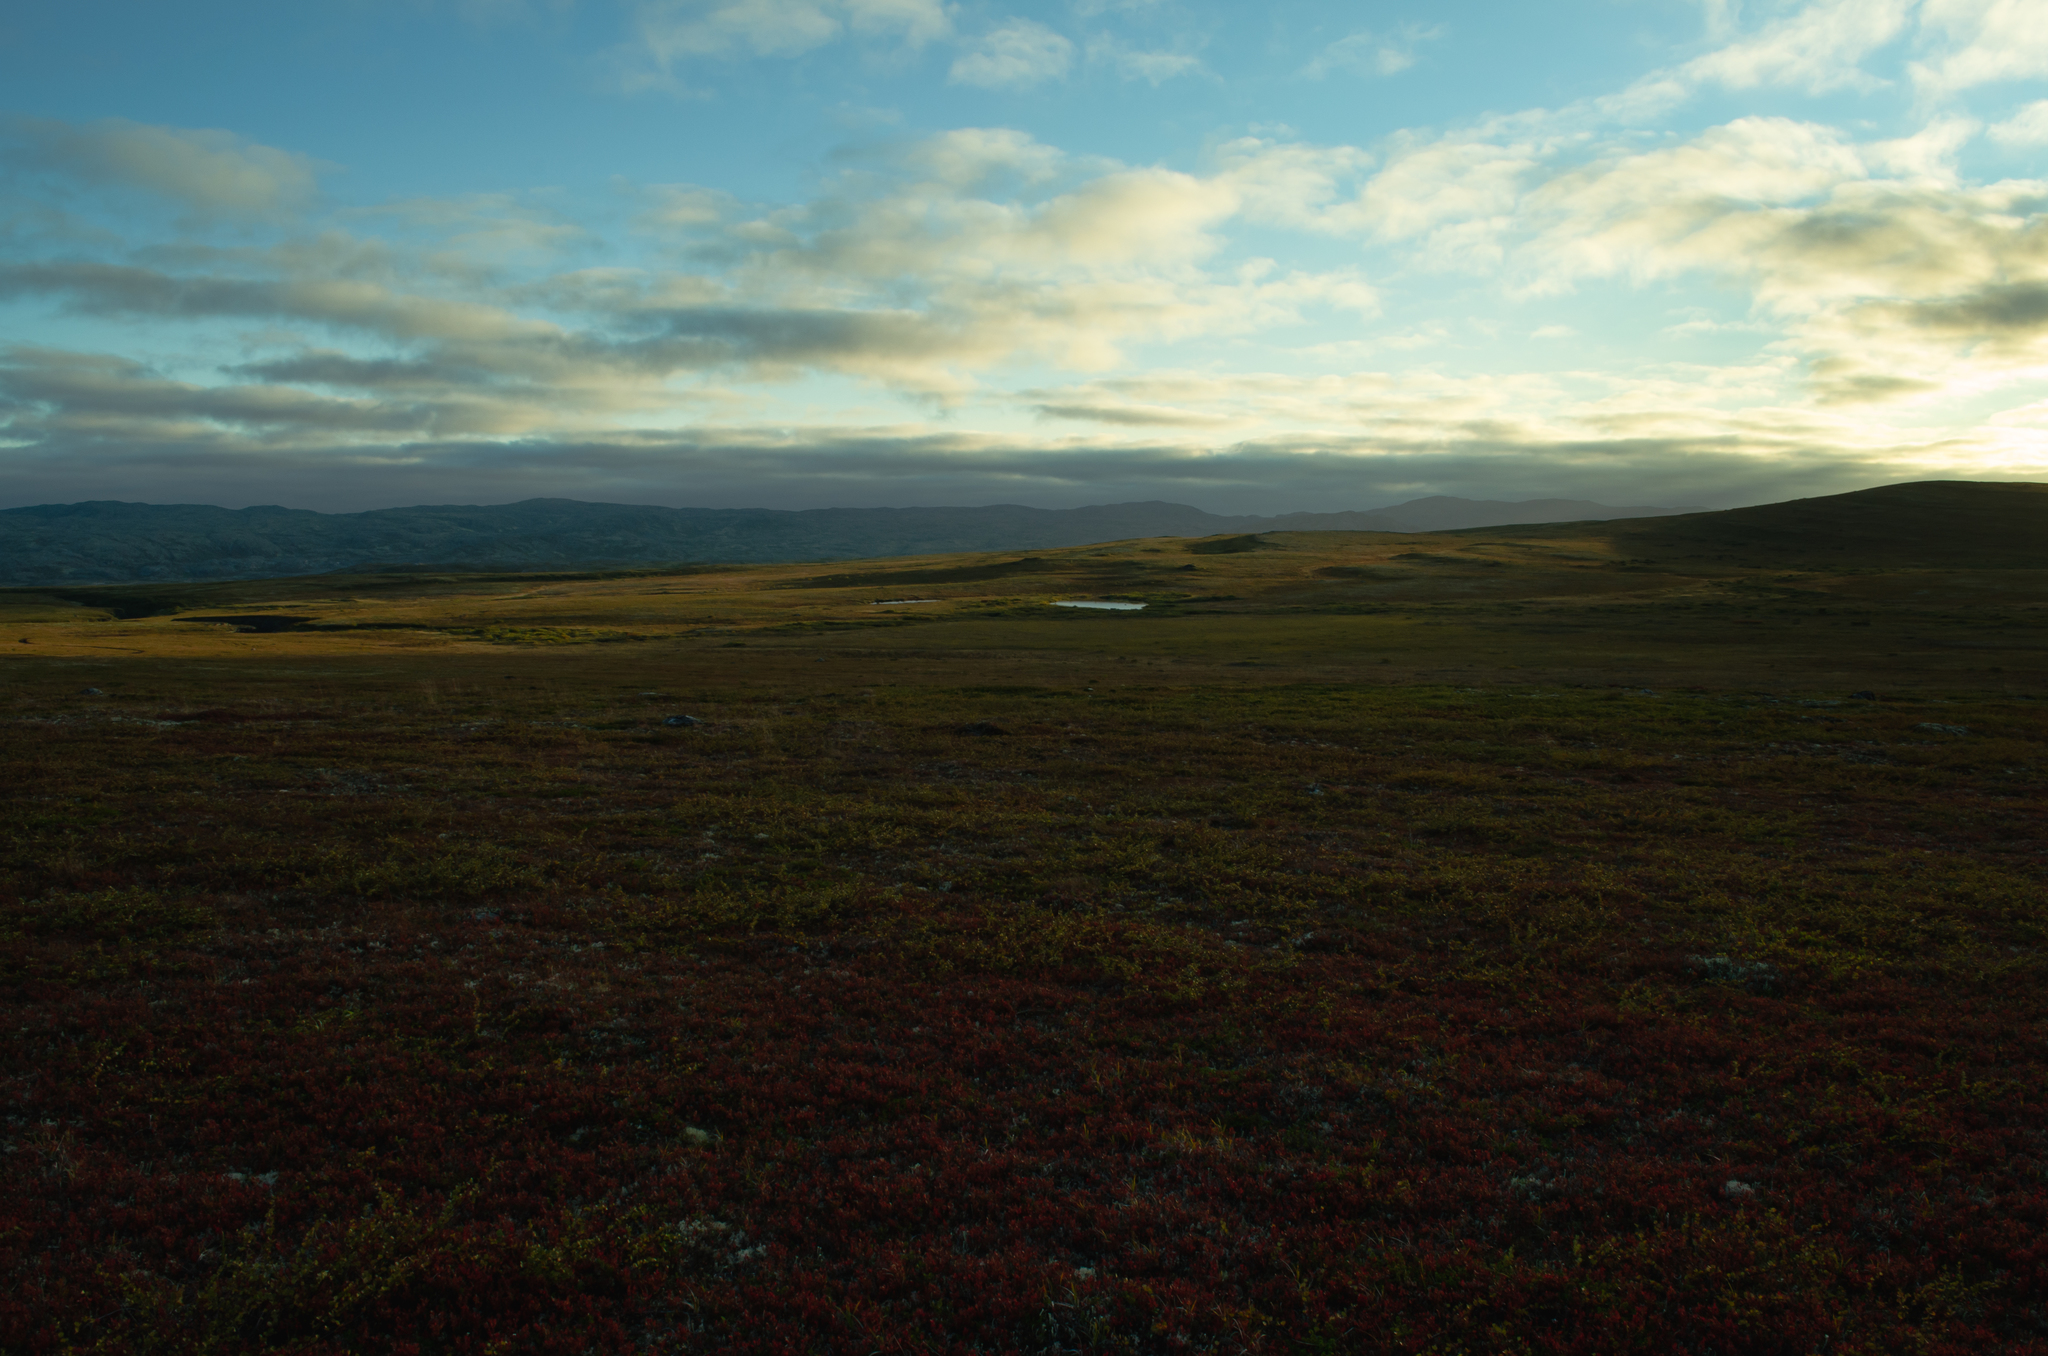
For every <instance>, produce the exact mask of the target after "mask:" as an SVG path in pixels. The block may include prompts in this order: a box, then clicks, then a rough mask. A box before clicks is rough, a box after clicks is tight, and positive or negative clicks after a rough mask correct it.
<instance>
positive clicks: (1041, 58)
mask: <svg viewBox="0 0 2048 1356" xmlns="http://www.w3.org/2000/svg"><path fill="white" fill-rule="evenodd" d="M1073 61H1074V44H1073V43H1071V42H1069V41H1067V39H1065V38H1064V37H1061V36H1060V35H1059V34H1058V33H1055V32H1053V31H1052V30H1051V29H1050V28H1047V27H1046V26H1045V25H1044V24H1041V23H1034V22H1033V21H1031V20H1030V19H1012V20H1010V22H1008V23H1006V24H1004V25H1003V26H1002V27H1001V28H998V29H996V30H995V31H994V32H992V33H990V34H988V35H987V36H985V37H983V38H982V39H981V41H980V42H978V43H976V44H975V45H974V46H973V48H971V49H970V50H968V51H966V52H963V53H962V54H961V55H960V56H959V58H958V59H957V60H955V61H954V62H953V69H952V72H951V74H950V75H949V77H948V78H949V79H950V80H951V81H952V82H953V83H954V84H956V85H978V86H980V87H981V88H983V89H1008V90H1018V89H1029V88H1030V87H1031V86H1033V85H1040V84H1044V83H1045V82H1046V81H1048V80H1057V79H1059V78H1060V77H1061V76H1063V75H1065V74H1066V73H1067V68H1068V67H1069V66H1071V65H1072V64H1073Z"/></svg>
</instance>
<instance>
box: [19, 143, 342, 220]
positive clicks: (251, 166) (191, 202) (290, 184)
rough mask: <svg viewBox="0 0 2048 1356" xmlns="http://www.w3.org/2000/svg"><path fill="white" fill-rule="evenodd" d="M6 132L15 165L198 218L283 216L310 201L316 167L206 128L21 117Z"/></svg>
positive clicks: (308, 160) (307, 160)
mask: <svg viewBox="0 0 2048 1356" xmlns="http://www.w3.org/2000/svg"><path fill="white" fill-rule="evenodd" d="M5 131H6V132H7V133H8V134H9V140H11V141H13V142H14V143H15V148H14V158H16V159H26V160H29V161H31V162H34V163H38V164H40V165H42V166H43V167H45V168H48V169H52V170H55V171H56V172H58V173H60V174H64V175H68V176H70V177H73V178H77V179H83V180H88V181H92V182H98V183H106V184H116V185H120V186H122V187H127V188H139V189H143V190H146V191H148V192H151V193H156V194H159V195H161V196H163V197H165V198H168V199H170V200H171V201H173V202H176V203H179V204H180V205H182V206H183V207H185V208H186V209H187V210H188V211H189V212H191V213H192V214H194V215H195V216H199V217H247V218H279V217H285V216H289V215H291V214H293V213H295V212H297V211H299V210H300V209H302V208H304V207H305V206H306V205H307V204H308V203H309V202H310V201H311V199H312V197H313V193H314V189H315V187H316V184H315V174H316V171H317V170H318V169H319V168H320V166H319V163H318V162H317V161H315V160H313V159H312V158H310V157H308V156H304V155H298V154H295V153H293V152H290V151H281V150H279V149H277V148H276V147H274V146H264V145H261V144H259V143H257V142H253V141H249V140H247V139H246V138H244V137H240V136H237V135H236V134H235V133H233V132H226V131H220V130H218V129H212V128H185V127H158V126H152V125H150V124H146V123H138V122H129V121H128V120H126V119H125V118H105V119H102V120H101V121H99V122H92V123H82V124H81V123H67V122H58V121H55V120H53V119H44V118H20V119H15V120H13V121H11V122H10V123H8V124H7V125H6V128H5Z"/></svg>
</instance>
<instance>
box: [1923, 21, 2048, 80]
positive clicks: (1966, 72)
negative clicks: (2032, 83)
mask: <svg viewBox="0 0 2048 1356" xmlns="http://www.w3.org/2000/svg"><path fill="white" fill-rule="evenodd" d="M1921 26H1922V29H1923V30H1924V31H1925V32H1927V33H1929V34H1930V35H1939V39H1940V40H1943V42H1944V45H1945V47H1946V50H1944V51H1943V52H1942V53H1941V54H1940V55H1939V56H1937V57H1934V58H1933V59H1932V60H1929V61H1926V62H1920V63H1916V64H1915V65H1914V67H1913V78H1914V80H1915V81H1916V82H1917V83H1918V84H1919V85H1920V86H1921V87H1922V88H1923V89H1925V90H1927V91H1929V92H1931V93H1936V94H1951V93H1954V92H1955V91H1957V90H1963V89H1968V88H1970V87H1972V86H1975V85H1985V84H1992V83H1995V82H1998V81H2006V80H2036V79H2040V78H2042V77H2043V76H2048V23H2044V22H2043V21H2042V14H2041V7H2040V6H2039V5H2038V4H2036V3H2034V0H1925V3H1924V5H1923V6H1922V9H1921Z"/></svg>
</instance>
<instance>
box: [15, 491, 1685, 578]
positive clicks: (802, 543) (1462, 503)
mask: <svg viewBox="0 0 2048 1356" xmlns="http://www.w3.org/2000/svg"><path fill="white" fill-rule="evenodd" d="M1683 511H1684V510H1682V509H1661V508H1645V507H1630V508H1617V507H1614V506H1611V505H1606V504H1596V503H1592V502H1589V501H1586V500H1573V499H1537V500H1526V501H1523V502H1520V503H1504V502H1496V501H1483V500H1471V499H1454V498H1450V497H1447V496H1441V495H1439V496H1434V497H1431V498H1427V499H1417V500H1412V501H1410V502H1408V503H1405V504H1397V505H1394V506H1392V507H1389V508H1382V509H1373V510H1368V511H1361V512H1345V513H1290V514H1283V515H1280V516H1277V517H1259V516H1250V515H1247V516H1227V515H1219V514H1213V513H1205V512H1203V511H1202V510H1200V509H1197V508H1192V507H1190V506H1188V505H1186V504H1169V503H1162V502H1158V501H1150V502H1140V503H1128V504H1098V505H1093V506H1090V507H1087V508H1076V509H1036V508H1027V507H1025V506H1024V505H1021V504H991V505H986V506H982V507H977V508H862V509H795V510H789V509H705V508H663V507H658V506H653V505H644V504H594V503H585V502H583V501H580V500H574V499H528V500H525V501H523V502H521V503H517V504H494V505H467V504H440V505H420V506H417V507H412V508H396V509H373V510H370V511H368V512H364V513H316V512H314V511H312V510H310V509H288V508H277V507H259V508H246V509H224V508H216V507H214V506H212V505H206V504H135V503H125V502H122V501H119V500H91V501H87V502H84V503H77V504H41V505H36V506H33V507H29V508H15V509H6V510H0V584H13V585H37V584H97V583H157V582H163V583H175V582H187V581H199V580H216V579H218V580H228V579H265V578H275V577H280V576H285V575H308V574H328V573H333V572H337V571H343V570H365V569H379V568H386V567H391V566H398V565H432V566H435V567H440V568H451V567H452V568H459V569H476V570H547V569H563V568H588V567H602V566H630V565H650V564H682V563H710V562H719V563H731V564H765V563H770V562H781V561H810V560H817V561H827V560H860V559H872V558H877V557H888V556H906V555H931V554H938V553H943V552H952V551H1014V550H1043V549H1049V548H1055V547H1063V546H1085V545H1088V544H1090V543H1092V542H1100V541H1121V540H1127V539H1130V538H1134V537H1207V536H1216V535H1219V534H1223V533H1233V532H1236V533H1244V532H1275V531H1292V532H1304V531H1366V532H1374V531H1377V532H1427V531H1438V530H1443V529H1446V528H1473V527H1487V526H1492V525H1496V524H1502V523H1530V522H1537V523H1542V522H1559V521H1588V520H1605V519H1613V518H1636V517H1642V516H1648V515H1655V514H1664V513H1678V512H1683Z"/></svg>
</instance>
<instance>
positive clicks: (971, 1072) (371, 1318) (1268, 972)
mask: <svg viewBox="0 0 2048 1356" xmlns="http://www.w3.org/2000/svg"><path fill="white" fill-rule="evenodd" d="M2010 488H2011V489H2012V492H2011V493H2010V494H2006V495H2003V496H2001V497H1999V498H1998V502H1997V504H1992V503H1991V501H1990V500H1983V499H1971V500H1969V501H1968V502H1967V503H1966V504H1963V505H1962V507H1960V508H1958V507H1957V502H1960V501H1957V500H1956V494H1953V493H1952V494H1950V495H1949V498H1948V499H1946V500H1944V499H1942V498H1941V497H1940V495H1938V494H1937V495H1935V497H1934V499H1933V500H1928V499H1927V498H1926V497H1925V495H1924V494H1923V495H1922V497H1921V498H1918V499H1916V498H1913V497H1912V496H1911V495H1908V494H1900V493H1894V494H1893V496H1892V498H1891V499H1890V500H1886V499H1884V497H1883V492H1877V497H1876V498H1874V499H1865V500H1858V501H1857V502H1856V503H1854V504H1851V505H1849V506H1848V507H1847V508H1844V507H1842V505H1841V504H1840V503H1839V502H1837V501H1822V505H1823V512H1824V513H1825V514H1831V515H1833V516H1831V517H1827V518H1826V519H1825V521H1824V522H1823V526H1824V527H1825V528H1826V530H1825V531H1822V530H1819V529H1810V530H1807V531H1805V532H1803V533H1801V532H1799V531H1796V530H1794V529H1787V528H1785V527H1784V526H1783V524H1782V523H1781V522H1780V521H1779V520H1778V519H1774V518H1772V517H1770V515H1769V513H1768V512H1766V511H1762V510H1750V511H1745V513H1747V514H1749V515H1750V516H1749V517H1746V518H1745V517H1741V516H1739V515H1710V516H1709V517H1708V518H1701V519H1673V520H1652V521H1647V522H1642V523H1635V524H1593V525H1583V524H1582V525H1577V526H1572V527H1546V528H1531V529H1499V528H1495V529H1487V530H1486V531H1484V532H1473V533H1461V534H1431V535H1425V536H1414V537H1403V536H1390V535H1382V534H1297V535H1288V534H1276V535H1271V536H1265V537H1245V538H1223V539H1212V540H1208V541H1195V542H1189V541H1179V540H1156V541H1135V542H1125V543H1116V544H1111V545H1106V546H1099V547H1086V548H1078V549H1072V550H1060V551H1045V552H1035V553H1031V554H1029V555H1019V554H1015V553H1013V554H1007V555H1001V554H999V555H988V556H973V557H947V558H924V559H917V560H901V561H887V562H860V563H853V564H846V565H842V566H830V567H820V566H815V565H811V566H779V567H772V568H755V567H748V568H745V569H724V568H697V569H691V570H679V571H671V572H661V571H645V572H623V573H620V572H615V573H609V574H593V575H573V574H562V575H555V576H533V575H527V576H481V575H460V574H412V575H407V574H381V575H360V576H345V577H328V578H322V579H302V580H284V581H267V582H259V583H238V584H215V585H204V586H181V585H162V586H122V587H117V588H105V589H97V590H95V589H66V590H61V591H55V592H44V593H35V592H31V591H23V590H16V591H13V592H11V593H8V594H5V595H0V659H4V660H5V661H6V663H5V666H4V667H0V674H4V678H5V686H4V688H0V731H4V739H5V740H6V763H5V765H6V768H7V770H8V778H9V788H8V790H9V794H8V796H7V798H6V801H5V806H4V811H0V832H4V851H0V994H4V996H5V1002H6V1004H7V1008H8V1011H7V1014H6V1022H5V1029H6V1031H7V1035H8V1041H9V1045H8V1047H7V1050H6V1054H5V1057H4V1058H5V1067H4V1069H0V1076H4V1078H5V1080H6V1084H5V1086H6V1089H7V1092H6V1098H5V1102H6V1105H5V1108H4V1112H5V1123H4V1125H0V1140H4V1145H0V1147H4V1149H5V1152H4V1154H0V1193H4V1194H0V1275H4V1277H5V1280H6V1285H5V1286H4V1288H0V1348H4V1349H6V1350H10V1351H24V1352H87V1351H94V1352H129V1351H162V1352H200V1351H218V1352H227V1351H270V1350H275V1351H292V1352H306V1353H313V1352H321V1353H328V1352H368V1351H378V1352H383V1351H417V1352H430V1351H431V1352H442V1351H445V1352H483V1351H493V1352H515V1351H517V1352H524V1351H534V1352H565V1353H566V1352H578V1353H581V1352H589V1351H648V1350H654V1351H726V1350H730V1351H749V1352H755V1351H758V1352H845V1353H861V1354H863V1356H865V1353H869V1352H922V1351H934V1352H939V1351H945V1352H970V1351H975V1352H996V1351H1025V1352H1084V1351H1085V1352H1097V1351H1102V1352H1111V1351H1123V1352H1174V1351H1217V1352H1224V1351H1228V1352H1268V1351H1270V1352H1296V1351H1331V1352H1338V1351H1345V1352H1348V1351H1386V1352H1423V1351H1428V1352H1454V1351H1463V1352H1506V1351H1518V1352H1587V1353H1592V1352H1615V1351H1638V1350H1639V1351H1645V1352H1659V1353H1667V1352H1689V1353H1699V1354H1700V1356H1705V1353H1709V1352H1713V1353H1736V1352H1745V1353H1747V1352H1771V1353H1778V1352H1783V1353H1795V1352H1796V1353H1802V1354H1803V1353H1811V1352H1818V1351H1827V1352H1869V1353H1879V1352H1883V1353H1891V1352H1903V1351H1921V1352H1955V1353H1961V1352H1971V1353H1977V1352H1981V1351H1984V1350H1987V1349H1995V1350H2002V1351H2048V1309H2044V1305H2043V1300H2042V1296H2043V1295H2044V1294H2048V1244H2044V1243H2043V1242H2042V1239H2043V1238H2044V1236H2048V1235H2044V1226H2048V1130H2044V1128H2043V1127H2044V1126H2048V1089H2044V1074H2048V1000H2044V997H2043V994H2044V989H2043V981H2044V980H2048V891H2044V878H2048V832H2044V824H2043V804H2044V784H2048V704H2044V702H2043V697H2044V696H2048V691H2044V683H2043V679H2044V676H2048V664H2044V662H2043V660H2044V656H2048V610H2044V605H2048V555H2044V554H2043V553H2042V551H2041V549H2040V548H2039V547H2038V546H2031V547H2030V546H2029V545H2028V543H2033V542H2039V541H2042V540H2044V539H2048V534H2042V533H2039V532H2038V531H2036V527H2037V525H2038V524H2039V523H2040V520H2041V512H2040V510H2039V509H2038V508H2036V507H2035V505H2036V504H2038V503H2040V502H2042V498H2041V496H2039V495H2037V494H2035V493H2033V491H2032V490H2031V489H2030V488H2029V487H2010ZM1849 498H1851V499H1854V498H1855V497H1854V496H1851V497H1849ZM1930 503H1931V504H1932V507H1931V508H1930V506H1929V505H1930ZM1944 504H1947V505H1948V507H1947V508H1944V507H1943V505H1944ZM1986 505H1990V507H1986ZM1951 510H1953V512H1952V513H1951V519H1952V520H1953V521H1954V522H1963V523H1966V524H1967V525H1968V530H1954V529H1949V530H1944V529H1942V528H1941V527H1940V523H1939V521H1935V520H1937V519H1939V517H1940V514H1941V513H1942V512H1950V511H1951ZM1887 514H1889V515H1890V516H1889V518H1888V519H1887V517H1886V515H1887ZM1957 515H1960V516H1957ZM1972 515H1974V516H1972ZM1781 516H1782V515H1781ZM1714 520H1718V521H1719V522H1720V523H1721V527H1719V528H1715V527H1714ZM1887 521H1889V522H1890V523H1891V527H1890V528H1889V529H1886V528H1885V526H1884V524H1885V522H1887ZM1702 524H1704V526H1703V525H1702ZM1873 524H1875V526H1873ZM1930 524H1932V525H1931V526H1930ZM1795 529H1796V524H1795ZM1887 531H1888V532H1889V534H1890V535H1889V536H1887V535H1886V533H1887ZM1717 533H1718V535H1716V534H1717ZM1774 533H1775V534H1777V535H1775V536H1774V535H1772V534H1774ZM2001 533H2003V534H2004V535H2001ZM2014 543H2019V545H2018V546H2017V547H2016V546H2015V544H2014ZM907 600H916V601H907ZM1076 600H1093V601H1125V602H1142V603H1144V604H1145V607H1144V609H1143V610H1142V611H1121V612H1110V611H1089V610H1082V609H1069V608H1059V607H1056V606H1054V604H1055V603H1058V602H1061V601H1076ZM681 716H687V717H690V718H692V719H693V720H694V721H696V722H698V723H695V724H682V723H677V724H670V723H668V722H669V720H670V719H671V718H673V717H681Z"/></svg>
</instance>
